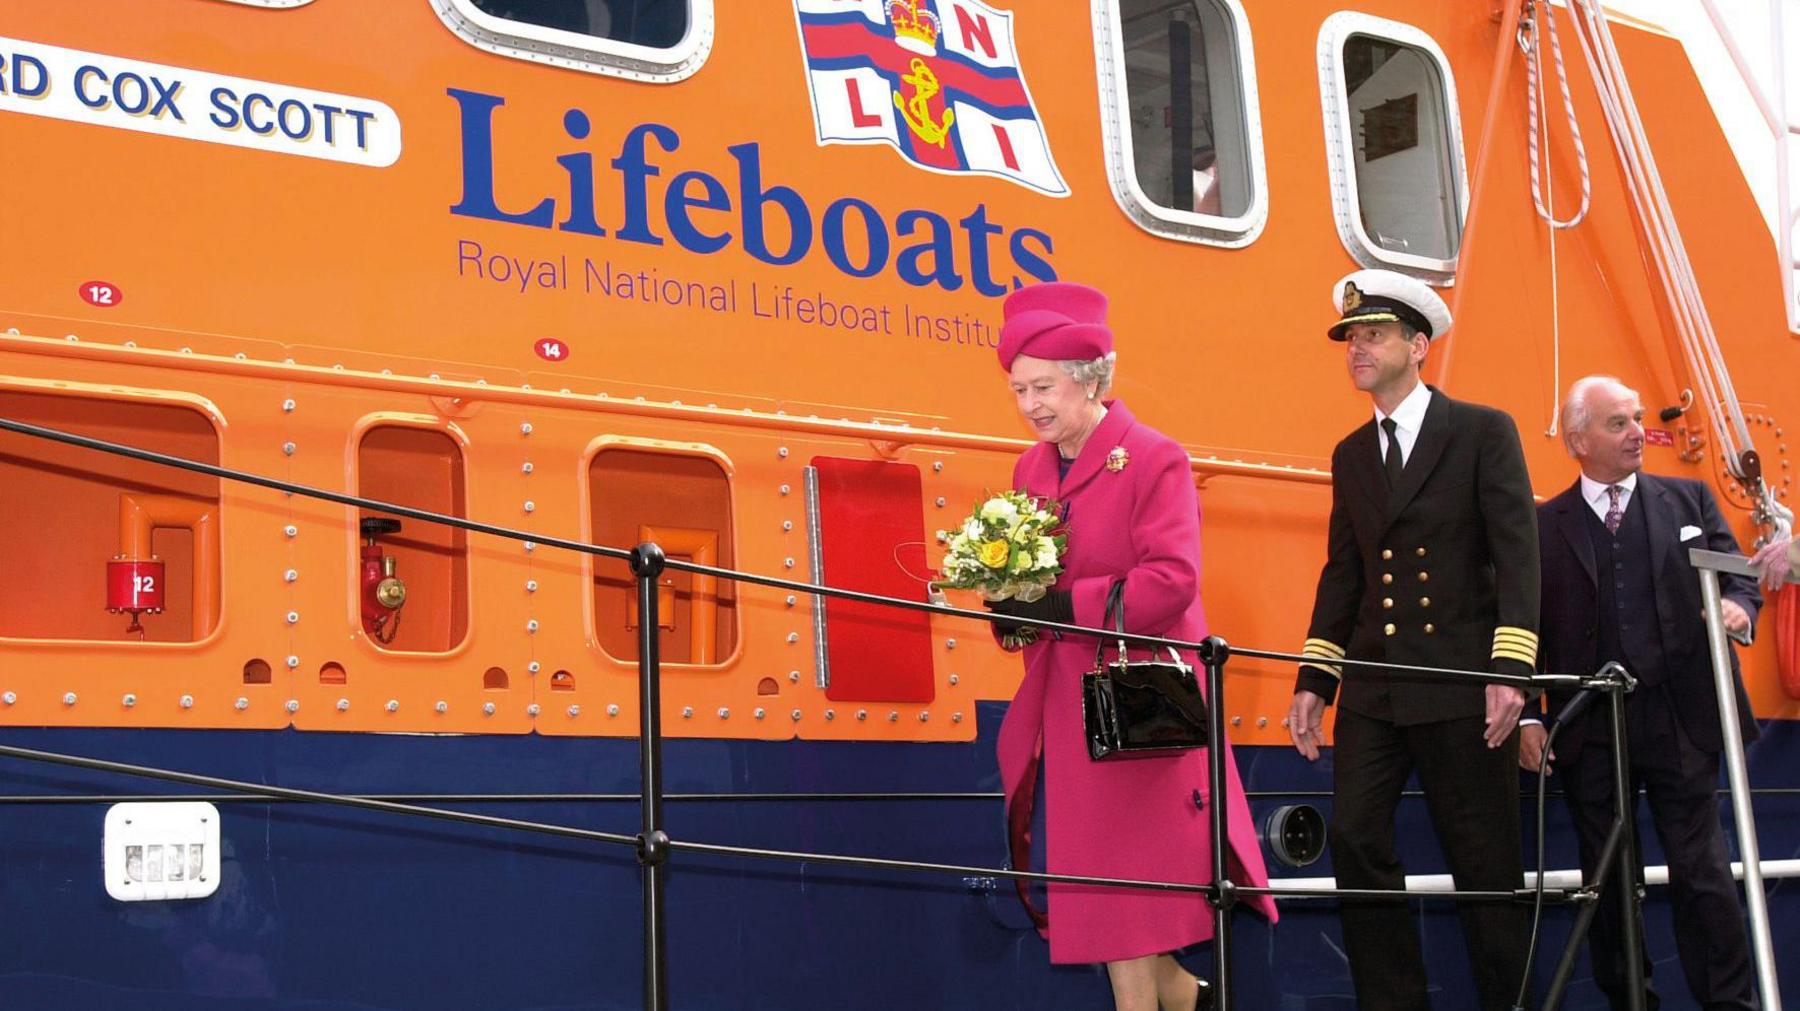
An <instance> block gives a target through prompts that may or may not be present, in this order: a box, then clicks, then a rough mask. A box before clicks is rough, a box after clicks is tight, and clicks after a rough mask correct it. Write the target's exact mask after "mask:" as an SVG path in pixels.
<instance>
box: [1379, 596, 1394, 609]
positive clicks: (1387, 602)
mask: <svg viewBox="0 0 1800 1011" xmlns="http://www.w3.org/2000/svg"><path fill="white" fill-rule="evenodd" d="M1381 606H1382V607H1393V606H1394V598H1392V597H1383V598H1381Z"/></svg>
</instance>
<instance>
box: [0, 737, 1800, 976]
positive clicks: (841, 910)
mask: <svg viewBox="0 0 1800 1011" xmlns="http://www.w3.org/2000/svg"><path fill="white" fill-rule="evenodd" d="M1001 709H1002V707H998V706H990V707H986V708H985V709H984V711H983V712H982V714H981V726H982V728H983V731H984V737H983V739H982V740H980V741H978V742H976V743H975V744H974V745H973V746H961V745H897V744H896V745H883V744H831V743H816V742H815V743H779V744H771V743H750V742H721V741H671V742H669V744H668V745H667V748H666V751H665V762H666V773H667V784H668V789H669V791H670V792H672V793H707V794H717V793H746V792H755V793H834V792H855V793H870V792H970V793H992V792H994V791H997V790H998V779H997V774H996V772H995V769H994V763H993V748H992V732H993V731H994V729H995V728H997V726H998V723H999V719H998V717H999V715H1000V712H1001ZM0 742H3V743H6V744H12V745H17V746H22V747H29V748H38V749H42V750H47V751H61V752H68V753H72V754H78V755H84V756H91V757H100V758H108V759H114V760H119V761H125V762H132V763H138V764H144V765H153V766H162V767H168V768H174V769H180V770H184V771H191V772H201V773H206V774H210V775H217V776H223V777H228V778H239V779H244V780H249V781H253V782H264V783H271V784H278V785H282V786H291V787H301V788H306V789H314V790H321V791H328V792H341V793H363V794H371V793H373V794H386V793H394V794H401V793H464V794H474V793H621V794H629V793H632V792H634V791H635V789H636V786H637V758H636V744H635V742H634V741H630V740H570V739H558V738H544V737H535V736H533V737H525V738H510V737H448V738H442V737H410V736H375V735H336V734H316V733H297V732H291V731H284V732H269V733H261V732H250V733H239V732H175V731H127V730H110V731H109V730H82V731H72V730H19V729H14V730H8V731H5V732H0ZM1796 755H1800V729H1797V728H1796V725H1795V724H1792V723H1784V724H1780V725H1777V726H1775V727H1772V728H1770V731H1769V733H1767V734H1766V735H1765V737H1764V739H1763V741H1761V742H1760V743H1758V744H1757V745H1756V746H1755V747H1754V749H1753V752H1752V775H1753V779H1754V781H1755V782H1756V785H1758V786H1759V787H1795V786H1800V762H1796V761H1794V756H1796ZM1239 758H1240V761H1241V762H1242V769H1243V772H1244V774H1245V781H1246V787H1247V788H1248V789H1249V790H1251V791H1252V792H1253V793H1254V792H1256V791H1295V790H1323V789H1328V788H1329V769H1328V767H1327V765H1326V763H1325V762H1323V761H1322V762H1321V763H1320V764H1319V765H1318V766H1308V765H1307V764H1306V763H1304V762H1303V761H1301V760H1300V759H1299V758H1298V757H1297V756H1295V755H1294V754H1293V752H1292V751H1291V750H1289V749H1275V748H1246V749H1242V750H1240V752H1239ZM0 768H4V770H5V783H6V786H5V787H4V788H0V792H4V793H6V794H10V795H15V796H16V795H40V794H41V795H71V794H79V795H92V794H114V793H120V794H125V793H129V794H139V793H149V792H156V791H160V792H182V793H192V792H194V791H191V790H186V789H184V788H172V789H171V788H170V787H169V786H168V784H163V783H156V782H151V781H146V780H131V779H125V778H123V777H116V776H109V775H100V774H92V773H87V772H83V771H79V770H73V769H67V768H62V767H56V766H48V765H41V764H33V763H26V762H20V761H11V760H8V761H6V762H5V763H4V765H0ZM1552 783H1553V785H1554V780H1553V781H1552ZM1282 802H1283V801H1282V799H1281V798H1278V797H1256V798H1254V799H1253V804H1252V806H1253V807H1254V808H1255V809H1256V810H1257V812H1258V818H1259V820H1260V818H1261V817H1262V816H1263V815H1264V814H1265V813H1266V812H1267V811H1268V810H1270V809H1271V808H1273V807H1274V806H1276V805H1278V804H1280V803H1282ZM1311 802H1313V803H1317V804H1319V805H1320V806H1321V807H1326V808H1328V806H1329V804H1328V802H1327V801H1322V800H1313V801H1311ZM445 806H452V805H445ZM454 806H457V807H460V808H462V809H465V810H472V811H480V812H483V813H489V814H497V815H504V816H508V817H516V818H522V819H529V820H534V821H542V822H554V823H560V824H569V825H578V826H583V827H589V828H597V829H604V830H609V831H616V832H623V833H634V832H635V831H636V821H637V805H636V803H635V801H632V800H628V799H621V800H606V801H599V802H592V803H579V804H578V803H571V802H566V801H541V802H525V803H512V802H509V803H505V804H480V805H468V804H460V805H454ZM220 807H221V811H222V818H221V822H222V828H223V835H224V842H223V853H222V856H223V858H224V859H223V868H222V878H221V882H220V887H219V890H218V892H217V894H216V895H214V896H213V897H211V898H209V899H204V900H199V901H193V902H167V903H164V902H153V903H119V902H115V901H114V900H112V899H111V898H109V897H108V896H107V894H106V891H105V888H104V887H103V883H102V880H101V873H100V840H101V823H102V819H103V817H104V814H105V809H106V804H105V803H102V802H92V803H73V804H38V803H22V802H14V803H10V804H8V805H6V806H4V807H0V854H4V855H3V857H0V897H3V899H4V902H5V909H6V913H7V915H6V916H5V918H4V922H3V923H0V1006H3V1007H6V1008H92V1009H110V1008H121V1009H124V1008H130V1009H134V1011H148V1009H160V1008H170V1009H174V1008H180V1009H215V1008H217V1009H225V1008H240V1007H259V1008H263V1007H292V1008H309V1009H310V1008H321V1009H322V1008H342V1009H350V1008H358V1009H361V1008H535V1009H552V1008H554V1009H576V1008H580V1009H624V1008H639V1007H642V1001H643V994H642V985H643V984H642V980H643V975H642V973H643V968H642V958H643V956H642V940H641V937H642V935H641V927H640V915H641V909H640V898H639V895H640V891H639V877H638V868H637V864H636V860H635V856H634V854H633V853H632V852H631V851H630V850H629V849H627V848H623V847H607V846H602V845H598V844H589V843H586V842H580V841H574V840H568V839H559V838H553V837H548V836H542V835H525V834H521V833H518V832H511V831H502V830H497V829H487V828H478V827H471V826H466V825H460V824H452V823H448V822H441V821H426V820H420V819H412V818H405V817H400V816H394V815H388V814H380V813H374V812H365V811H356V810H349V809H343V808H327V807H319V806H303V805H298V804H273V805H271V804H266V803H257V802H244V803H238V802H222V803H221V804H220ZM1757 810H1758V815H1759V818H1760V820H1761V833H1760V834H1761V838H1762V845H1763V856H1764V858H1765V859H1778V858H1792V857H1795V856H1800V796H1794V795H1775V796H1765V797H1762V798H1759V801H1758V804H1757ZM1549 811H1550V819H1551V821H1550V833H1551V840H1552V842H1551V848H1550V865H1551V866H1552V867H1571V866H1574V865H1575V853H1574V845H1573V840H1572V837H1571V836H1570V833H1569V830H1568V821H1567V818H1566V816H1565V815H1564V814H1563V812H1562V809H1561V805H1560V801H1559V800H1558V799H1556V798H1552V799H1551V802H1550V808H1549ZM667 817H668V824H669V829H670V832H671V834H672V835H674V836H675V837H676V838H680V839H692V840H701V841H708V842H720V843H731V844H739V845H747V846H765V847H771V848H782V849H797V850H818V851H824V852H832V853H854V854H866V855H877V856H886V857H897V858H910V859H921V860H932V861H943V862H950V863H968V864H981V865H987V866H994V865H996V864H997V863H998V862H999V861H1001V860H1002V859H1003V857H1004V845H1003V839H1002V835H1001V829H1000V824H1001V823H1000V816H999V802H998V801H997V800H996V799H994V798H992V797H989V796H977V797H969V798H956V799H935V800H924V799H920V800H899V801H888V800H835V801H828V800H816V799H815V800H804V799H803V800H764V799H758V800H737V801H734V800H716V799H701V800H686V801H681V800H677V801H672V802H671V803H670V804H669V806H668V816H667ZM1402 819H1403V824H1402V827H1401V837H1402V839H1403V840H1404V843H1403V855H1404V856H1405V857H1406V859H1407V866H1408V868H1409V870H1411V871H1413V872H1415V873H1429V872H1434V871H1438V870H1441V868H1442V860H1441V858H1440V857H1439V855H1438V853H1437V851H1436V843H1435V840H1434V839H1433V838H1432V835H1431V831H1430V828H1429V825H1428V823H1427V821H1426V819H1425V816H1424V812H1423V805H1422V804H1421V803H1419V802H1418V801H1416V800H1409V801H1408V802H1406V803H1405V804H1404V805H1403V813H1402ZM1644 847H1645V850H1646V858H1647V860H1648V862H1650V863H1660V862H1661V857H1660V847H1659V846H1658V844H1657V843H1656V841H1655V840H1654V839H1653V838H1652V839H1646V840H1645V841H1644ZM1298 873H1303V874H1306V875H1315V874H1319V875H1322V874H1329V873H1330V870H1329V855H1328V856H1327V858H1326V859H1325V860H1323V861H1321V862H1320V863H1318V864H1315V865H1313V866H1312V867H1308V868H1306V869H1305V870H1304V871H1302V872H1298ZM1772 886H1773V887H1771V889H1770V900H1771V907H1772V911H1773V916H1774V922H1775V936H1776V945H1777V953H1778V956H1779V954H1780V952H1781V951H1782V950H1783V948H1784V947H1785V943H1784V942H1785V941H1786V940H1787V939H1789V938H1791V937H1793V936H1795V935H1796V932H1797V931H1800V900H1797V899H1796V898H1795V896H1794V894H1793V892H1792V890H1791V887H1790V886H1789V885H1787V884H1786V883H1785V882H1772ZM668 903H669V906H668V909H669V913H668V915H669V937H670V950H669V953H668V961H669V969H670V976H671V979H672V987H671V990H672V994H673V1005H674V1006H675V1007H676V1008H694V1009H699V1008H708V1009H710V1008H744V1009H757V1011H763V1009H766V1011H789V1009H801V1008H807V1009H810V1008H833V1009H837V1008H857V1009H882V1008H896V1009H900V1008H904V1009H935V1008H945V1009H952V1008H954V1009H964V1008H966V1009H970V1011H976V1009H980V1011H993V1009H1014V1008H1016V1009H1020V1011H1024V1009H1034V1011H1035V1009H1040V1008H1089V1007H1092V1008H1104V1007H1110V999H1109V996H1108V995H1109V991H1108V989H1107V986H1106V982H1105V978H1104V975H1103V974H1102V972H1101V971H1100V970H1098V969H1093V968H1087V967H1052V966H1050V965H1049V964H1048V958H1047V948H1046V946H1045V945H1044V944H1043V942H1041V941H1040V940H1039V939H1038V937H1037V936H1036V934H1035V933H1033V932H1032V931H1030V930H1028V929H1026V924H1025V920H1024V918H1023V916H1022V915H1021V912H1020V910H1019V909H1018V907H1017V904H1016V902H1015V901H1014V900H1013V899H1012V898H1011V892H1010V889H1009V888H1008V887H1007V886H1006V885H1004V884H1002V885H1001V886H1000V887H999V888H998V889H994V888H990V887H988V883H986V882H980V881H975V882H969V881H965V880H963V879H960V878H949V879H946V878H943V877H936V876H929V875H922V874H910V873H909V874H900V873H885V872H869V871H864V870H860V869H851V868H840V867H821V866H819V865H816V864H814V865H806V864H789V863H772V862H767V861H750V860H739V859H725V858H713V857H699V856H694V855H690V854H681V855H678V856H677V857H676V858H675V861H674V862H673V864H672V865H671V874H670V884H669V890H668ZM1422 907H1423V909H1424V912H1425V915H1424V920H1423V922H1424V928H1423V929H1424V938H1425V951H1426V956H1427V959H1428V963H1429V965H1430V968H1431V973H1432V978H1433V982H1434V984H1435V985H1436V986H1437V987H1439V988H1440V990H1439V993H1438V995H1437V997H1436V1000H1435V1003H1436V1006H1437V1007H1440V1008H1463V1007H1471V1006H1473V1000H1472V996H1471V994H1470V991H1469V989H1468V984H1467V979H1468V969H1467V966H1468V957H1467V954H1466V953H1465V951H1464V949H1463V945H1462V937H1461V932H1460V930H1459V929H1458V927H1457V924H1456V917H1455V914H1454V911H1453V910H1452V909H1451V908H1448V907H1447V906H1446V905H1445V904H1443V903H1440V902H1431V903H1424V904H1422ZM1647 915H1648V921H1649V922H1648V926H1649V939H1650V944H1651V952H1652V957H1653V960H1654V969H1655V977H1656V979H1657V981H1658V982H1659V989H1660V990H1661V992H1662V993H1663V996H1664V1005H1663V1006H1664V1007H1665V1008H1670V1009H1673V1008H1681V1007H1690V1006H1692V1005H1691V1003H1690V1002H1689V1001H1688V998H1687V995H1686V988H1685V985H1684V983H1683V981H1682V978H1681V972H1680V967H1679V965H1678V964H1677V963H1676V962H1675V958H1674V948H1673V942H1672V934H1671V931H1670V927H1669V911H1668V905H1667V902H1666V901H1665V900H1664V898H1663V892H1662V890H1660V889H1653V890H1652V892H1651V902H1650V904H1649V907H1648V913H1647ZM1283 917H1284V919H1283V920H1282V923H1281V924H1280V926H1279V927H1278V928H1273V929H1272V928H1270V927H1268V926H1267V925H1266V924H1264V923H1263V922H1262V921H1261V920H1260V919H1258V918H1256V917H1255V916H1253V915H1251V914H1240V915H1239V917H1238V919H1237V920H1236V940H1237V944H1236V956H1235V965H1236V968H1237V984H1238V985H1237V994H1238V997H1239V1004H1238V1006H1239V1007H1240V1008H1244V1009H1252V1011H1263V1009H1284V1011H1285V1009H1307V1011H1325V1009H1347V1008H1351V1007H1353V1006H1354V1002H1353V1001H1352V1000H1351V999H1350V997H1349V993H1350V988H1349V982H1348V974H1347V970H1346V967H1345V964H1344V960H1343V957H1342V955H1341V944H1340V942H1339V939H1338V927H1337V920H1336V916H1335V913H1334V912H1333V909H1332V907H1331V906H1330V905H1329V904H1327V903H1321V902H1288V903H1285V904H1284V908H1283ZM1571 919H1572V913H1571V912H1570V911H1569V910H1567V909H1564V908H1559V907H1551V908H1550V909H1549V911H1548V913H1547V916H1546V931H1545V938H1544V944H1543V947H1542V948H1541V949H1540V950H1541V952H1542V953H1541V954H1540V962H1539V964H1540V971H1539V976H1538V978H1539V980H1540V983H1541V982H1542V981H1544V980H1547V979H1548V977H1549V972H1550V968H1551V965H1552V964H1553V963H1554V961H1555V958H1556V954H1557V952H1558V951H1559V950H1560V946H1561V943H1562V940H1563V939H1564V937H1566V935H1567V930H1568V925H1569V923H1570V921H1571ZM1209 958H1210V953H1209V951H1208V950H1206V949H1201V950H1198V951H1196V952H1193V953H1191V957H1190V959H1189V961H1190V963H1191V965H1192V966H1193V967H1194V968H1196V969H1203V968H1204V967H1205V966H1206V964H1207V962H1208V959H1209ZM1579 978H1580V980H1581V982H1580V983H1578V985H1577V987H1576V988H1575V990H1574V991H1572V997H1571V1000H1570V1001H1569V1002H1568V1004H1567V1005H1565V1006H1567V1007H1571V1008H1602V1007H1604V1006H1605V1004H1604V1001H1602V1000H1601V998H1600V996H1599V994H1598V992H1597V991H1596V990H1595V989H1594V987H1593V985H1592V983H1591V981H1589V979H1588V973H1587V972H1586V969H1585V967H1584V968H1583V970H1582V971H1581V973H1580V974H1579ZM1783 988H1784V990H1785V991H1786V992H1788V993H1789V994H1791V995H1795V996H1796V997H1800V960H1796V959H1789V960H1787V965H1786V966H1785V967H1784V975H1783Z"/></svg>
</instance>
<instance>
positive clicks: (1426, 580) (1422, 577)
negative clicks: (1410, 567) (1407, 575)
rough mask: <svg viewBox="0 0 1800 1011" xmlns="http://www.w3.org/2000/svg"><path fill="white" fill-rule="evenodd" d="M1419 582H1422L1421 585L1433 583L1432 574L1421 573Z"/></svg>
mask: <svg viewBox="0 0 1800 1011" xmlns="http://www.w3.org/2000/svg"><path fill="white" fill-rule="evenodd" d="M1419 582H1421V583H1429V582H1431V573H1429V572H1421V573H1419Z"/></svg>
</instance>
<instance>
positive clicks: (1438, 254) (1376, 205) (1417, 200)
mask: <svg viewBox="0 0 1800 1011" xmlns="http://www.w3.org/2000/svg"><path fill="white" fill-rule="evenodd" d="M1319 67H1320V80H1319V84H1320V92H1321V94H1322V96H1323V97H1324V103H1325V134H1326V144H1327V150H1328V152H1329V158H1330V169H1331V182H1332V204H1333V211H1334V213H1335V215H1336V218H1337V228H1338V235H1339V237H1340V238H1342V239H1343V242H1344V246H1345V248H1347V249H1349V251H1350V254H1351V256H1353V257H1355V259H1356V261H1357V262H1358V263H1360V264H1362V265H1363V266H1365V267H1388V268H1391V269H1394V270H1399V271H1403V272H1405V273H1408V274H1412V275H1414V276H1416V277H1420V278H1423V279H1425V280H1427V281H1431V282H1434V283H1439V284H1448V283H1450V282H1451V281H1453V280H1454V279H1455V275H1456V259H1457V254H1458V253H1460V252H1461V249H1462V229H1463V220H1464V218H1465V217H1466V215H1467V213H1468V196H1467V184H1466V181H1465V179H1464V166H1463V151H1462V130H1461V127H1460V125H1459V122H1458V116H1457V104H1456V84H1455V81H1454V80H1453V79H1452V77H1451V75H1450V65H1449V62H1448V61H1447V60H1446V59H1445V58H1444V53H1443V50H1441V49H1439V48H1438V46H1437V44H1436V43H1435V42H1433V41H1432V40H1431V38H1430V37H1429V36H1427V35H1426V34H1425V33H1424V32H1421V31H1419V30H1418V29H1417V28H1413V27H1411V26H1410V25H1404V24H1400V23H1398V22H1394V21H1387V20H1384V19H1381V18H1375V17H1370V16H1368V15H1366V14H1358V13H1353V12H1345V13H1340V14H1335V15H1332V16H1331V17H1330V18H1328V19H1326V21H1325V25H1324V27H1323V29H1322V30H1321V31H1320V33H1319Z"/></svg>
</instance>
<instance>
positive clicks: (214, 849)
mask: <svg viewBox="0 0 1800 1011" xmlns="http://www.w3.org/2000/svg"><path fill="white" fill-rule="evenodd" d="M101 845H102V847H103V850H104V852H105V854H106V858H105V865H106V894H108V895H111V896H112V897H113V898H115V899H117V900H119V901H120V902H150V901H167V900H171V899H204V898H206V897H207V896H209V895H211V894H212V893H213V892H215V891H217V890H218V888H219V809H218V808H216V807H214V806H212V805H211V804H208V803H205V802H198V801H167V802H163V803H157V802H154V801H134V802H131V803H127V804H114V805H113V806H112V807H111V808H109V809H108V810H107V812H106V829H105V833H104V835H103V837H102V843H101Z"/></svg>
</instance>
